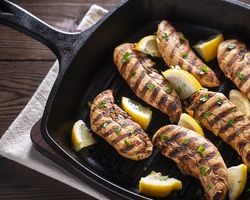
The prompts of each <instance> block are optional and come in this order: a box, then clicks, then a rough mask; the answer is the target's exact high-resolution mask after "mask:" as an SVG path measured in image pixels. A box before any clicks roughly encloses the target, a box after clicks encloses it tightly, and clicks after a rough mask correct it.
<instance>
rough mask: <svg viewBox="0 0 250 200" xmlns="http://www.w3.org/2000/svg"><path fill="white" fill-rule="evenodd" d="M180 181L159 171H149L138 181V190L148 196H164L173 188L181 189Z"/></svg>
mask: <svg viewBox="0 0 250 200" xmlns="http://www.w3.org/2000/svg"><path fill="white" fill-rule="evenodd" d="M181 189H182V182H181V181H179V180H177V179H175V178H169V177H167V176H162V174H161V173H156V172H151V174H149V175H148V176H146V177H142V178H141V180H140V182H139V191H140V193H142V194H145V195H147V196H150V197H165V196H167V195H169V194H170V193H171V192H172V191H174V190H181Z"/></svg>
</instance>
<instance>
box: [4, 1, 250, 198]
mask: <svg viewBox="0 0 250 200" xmlns="http://www.w3.org/2000/svg"><path fill="white" fill-rule="evenodd" d="M162 19H168V20H169V21H170V22H172V23H173V25H174V26H175V27H176V28H177V29H178V30H180V31H182V32H184V34H185V35H186V37H187V38H188V39H189V40H190V42H191V44H194V43H195V42H197V41H199V40H202V39H206V38H208V37H210V36H212V35H214V34H217V33H218V32H223V34H224V35H225V37H226V38H238V39H240V40H242V41H244V42H246V43H247V44H248V45H249V36H250V23H249V22H250V5H248V4H244V3H240V2H238V1H229V0H128V1H124V2H123V3H122V4H121V5H120V6H119V7H118V8H117V9H115V10H113V11H111V12H109V14H108V16H106V17H104V18H103V19H102V20H100V21H99V22H98V23H97V25H95V26H93V27H92V28H90V29H89V30H87V31H85V32H82V33H65V32H61V31H58V30H56V29H54V28H52V27H50V26H49V25H47V24H45V23H44V22H42V21H41V20H39V19H38V18H36V17H34V16H33V15H31V14H30V13H28V12H27V11H25V10H23V9H22V8H20V7H18V6H16V5H15V4H13V3H11V2H9V1H5V0H1V1H0V22H1V23H3V24H5V25H7V26H11V27H13V28H15V29H17V30H19V31H21V32H23V33H25V34H27V35H30V36H31V37H33V38H35V39H37V40H38V41H40V42H42V43H44V44H45V45H47V46H48V47H49V48H50V49H51V50H52V51H53V52H54V53H55V54H56V56H57V58H58V60H59V63H60V71H59V74H58V77H57V79H56V82H55V84H54V86H53V89H52V91H51V93H50V96H49V99H48V102H47V104H46V108H45V111H44V114H43V118H42V125H41V132H42V135H43V137H44V139H45V140H46V141H47V143H48V144H49V145H50V146H51V147H52V148H53V149H54V150H55V151H57V152H58V153H59V154H60V156H61V157H62V158H64V159H65V161H67V162H68V163H70V164H71V165H72V166H73V167H74V169H75V171H77V172H78V173H79V174H81V175H83V176H84V177H85V181H87V182H88V183H89V184H92V185H93V186H94V187H96V188H97V189H100V190H101V191H104V193H105V191H109V192H111V193H112V195H113V196H112V199H115V198H124V199H150V198H148V197H145V196H143V195H140V194H139V193H138V181H139V179H140V177H141V176H145V175H146V174H148V173H150V171H152V170H156V171H161V172H162V173H163V174H168V175H170V176H173V177H176V178H178V179H180V180H181V181H182V182H183V189H182V190H181V191H180V192H174V193H173V194H172V195H171V196H169V197H167V198H166V199H199V198H201V197H202V189H201V187H200V184H199V183H198V181H197V180H194V179H193V178H191V177H186V176H183V175H182V174H181V173H180V171H179V170H178V169H177V167H176V166H175V164H174V163H173V162H172V161H171V160H169V159H166V158H164V157H163V156H161V155H160V154H159V153H158V151H157V150H155V151H154V153H153V155H152V156H151V157H150V158H149V159H146V160H144V161H138V162H136V161H129V160H127V159H125V158H122V157H121V156H119V155H118V154H117V153H116V152H115V151H114V150H113V149H112V148H111V147H110V146H109V145H108V144H107V143H106V142H105V141H103V140H102V139H100V138H98V137H97V138H96V139H97V141H98V143H97V144H96V145H93V146H92V147H89V148H86V149H84V150H81V151H80V152H79V153H78V154H76V153H75V152H74V151H73V150H72V148H71V144H70V138H69V136H70V132H71V128H72V125H73V123H74V122H75V121H76V120H77V119H79V118H82V119H84V120H85V121H86V123H87V124H88V123H89V110H88V106H87V104H88V101H91V100H93V98H94V97H95V96H96V95H97V94H98V93H99V92H101V91H103V90H104V89H107V88H111V89H113V92H114V96H115V98H116V100H117V103H118V104H119V100H120V98H121V96H128V97H131V98H133V99H136V100H138V101H139V102H141V103H142V104H143V102H142V101H141V100H140V99H137V98H136V97H135V95H134V94H133V93H132V92H131V90H130V89H129V87H128V86H127V84H126V83H125V82H124V81H123V79H122V78H121V76H120V75H119V73H118V72H117V71H116V69H115V66H114V64H113V62H112V52H113V49H114V47H115V46H117V45H118V44H121V43H122V42H125V41H126V42H136V41H138V39H140V38H141V37H143V36H145V35H148V34H153V33H154V32H155V31H156V28H157V24H158V22H159V21H160V20H162ZM156 62H157V63H158V65H159V66H163V63H162V61H159V60H156ZM209 65H210V66H212V67H213V68H214V69H216V70H215V71H216V73H217V75H218V76H219V78H220V80H221V82H222V84H221V86H220V87H219V88H214V89H213V90H215V91H220V92H224V93H225V94H227V93H228V91H229V90H230V89H231V88H233V87H234V86H233V85H232V84H231V83H230V82H229V81H228V80H227V79H226V78H225V77H224V75H223V74H222V73H221V71H220V70H219V69H218V65H217V62H216V61H213V62H210V63H209ZM153 111H154V112H153V113H154V114H153V120H152V122H151V124H150V126H149V128H148V130H147V133H148V134H149V136H150V137H152V135H153V134H154V132H155V131H156V130H157V129H158V128H159V127H161V126H162V125H165V124H167V123H169V121H168V118H167V116H166V115H163V114H161V113H160V112H159V111H156V110H155V109H153ZM206 136H207V137H208V138H209V139H210V140H211V141H212V142H213V143H214V144H216V145H218V148H219V150H220V152H221V154H222V156H223V158H224V160H225V162H226V164H227V166H228V167H230V166H232V165H235V164H239V163H240V162H241V160H240V159H239V157H238V156H237V154H236V153H235V151H233V150H232V149H231V148H230V147H229V146H228V145H226V144H224V143H223V142H221V141H220V140H219V139H218V138H216V137H214V136H213V135H212V134H211V133H209V132H206ZM249 187H250V183H249V182H248V183H247V187H246V188H249ZM249 196H250V195H249V193H248V192H247V190H246V191H245V192H244V193H243V195H242V197H241V199H248V197H249Z"/></svg>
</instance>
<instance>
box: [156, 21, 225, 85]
mask: <svg viewBox="0 0 250 200" xmlns="http://www.w3.org/2000/svg"><path fill="white" fill-rule="evenodd" d="M157 46H158V50H159V52H160V54H161V55H162V58H163V59H164V61H165V63H166V64H167V65H168V66H169V67H170V66H175V65H179V66H180V67H181V68H182V69H183V70H186V71H188V72H190V73H191V74H193V75H194V77H195V78H196V79H197V80H198V81H199V82H200V83H201V85H202V86H205V87H217V86H219V85H220V81H219V80H218V79H217V77H216V75H215V73H214V72H213V70H211V69H210V68H209V67H208V66H207V65H206V64H205V63H204V62H202V61H201V60H200V59H199V58H198V57H197V56H196V55H195V54H194V52H193V51H192V49H191V48H190V46H189V42H188V41H187V40H186V38H185V37H184V36H183V34H182V33H180V32H177V31H176V30H175V28H174V27H173V26H171V24H170V23H169V22H167V21H166V20H163V21H162V22H161V23H160V24H159V26H158V30H157Z"/></svg>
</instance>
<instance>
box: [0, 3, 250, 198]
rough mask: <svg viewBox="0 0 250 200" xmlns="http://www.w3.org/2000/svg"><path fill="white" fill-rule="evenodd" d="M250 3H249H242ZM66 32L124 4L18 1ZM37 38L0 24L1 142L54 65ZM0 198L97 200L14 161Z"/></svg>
mask: <svg viewBox="0 0 250 200" xmlns="http://www.w3.org/2000/svg"><path fill="white" fill-rule="evenodd" d="M242 1H244V2H246V3H250V0H242ZM13 2H15V3H17V4H19V5H20V6H22V7H24V8H25V9H27V10H29V11H30V12H32V13H33V14H35V15H36V16H38V17H39V18H41V19H42V20H44V21H46V22H47V23H49V24H50V25H52V26H55V27H57V28H59V29H61V30H65V31H73V30H74V29H75V28H76V26H77V24H78V23H79V21H80V19H81V18H82V17H83V16H84V14H85V13H86V11H87V10H88V8H89V7H90V6H91V5H92V4H93V3H96V4H98V5H100V6H103V7H104V8H106V9H111V8H113V7H114V6H116V5H117V4H118V3H119V2H120V0H13ZM55 59H56V58H55V56H54V55H53V53H52V52H51V51H50V50H49V49H48V48H46V47H45V46H44V45H42V44H40V43H38V42H36V41H34V40H33V39H31V38H29V37H27V36H25V35H23V34H21V33H19V32H17V31H14V30H12V29H10V28H6V27H4V26H2V25H0V137H1V135H2V134H3V133H4V131H5V130H6V129H7V128H8V127H9V125H10V124H11V122H12V121H13V120H14V119H15V118H16V117H17V115H18V114H19V113H20V112H21V110H22V109H23V108H24V106H25V105H26V104H27V102H28V101H29V100H30V98H31V96H32V95H33V93H34V92H35V90H36V89H37V87H38V86H39V84H40V83H41V81H42V80H43V78H44V77H45V75H46V74H47V72H48V71H49V69H50V67H51V65H52V64H53V63H54V61H55ZM0 199H4V200H14V199H25V200H27V199H32V200H38V199H46V200H53V199H61V200H63V199H74V200H77V199H81V200H84V199H85V200H86V199H89V200H90V199H94V198H92V197H90V196H88V195H86V194H83V193H81V192H79V191H77V190H75V189H72V188H71V187H69V186H66V185H64V184H62V183H60V182H57V181H55V180H53V179H51V178H48V177H46V176H44V175H41V174H39V173H37V172H35V171H32V170H30V169H28V168H26V167H23V166H21V165H19V164H17V163H15V162H12V161H10V160H7V159H5V158H0Z"/></svg>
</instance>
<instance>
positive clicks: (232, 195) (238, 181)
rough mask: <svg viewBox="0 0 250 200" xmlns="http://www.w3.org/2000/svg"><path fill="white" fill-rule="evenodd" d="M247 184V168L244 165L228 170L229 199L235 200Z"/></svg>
mask: <svg viewBox="0 0 250 200" xmlns="http://www.w3.org/2000/svg"><path fill="white" fill-rule="evenodd" d="M246 182H247V166H246V165H244V164H241V165H238V166H234V167H230V168H228V186H229V199H230V200H236V199H237V198H238V197H239V196H240V195H241V193H242V192H243V190H244V188H245V185H246Z"/></svg>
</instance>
